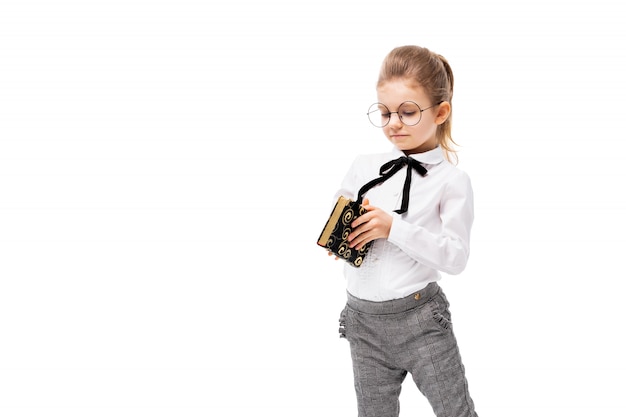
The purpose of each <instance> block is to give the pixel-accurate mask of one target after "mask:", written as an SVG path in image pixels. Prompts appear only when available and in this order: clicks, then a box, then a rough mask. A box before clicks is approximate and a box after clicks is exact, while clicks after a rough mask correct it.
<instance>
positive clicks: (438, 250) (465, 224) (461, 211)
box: [387, 171, 474, 275]
mask: <svg viewBox="0 0 626 417" xmlns="http://www.w3.org/2000/svg"><path fill="white" fill-rule="evenodd" d="M392 216H393V223H392V226H391V229H390V232H389V236H388V237H387V239H388V240H389V242H390V243H393V244H395V245H396V246H398V247H399V248H400V249H402V250H403V251H404V252H406V253H407V254H408V255H409V256H410V257H412V258H413V259H415V260H417V261H418V262H420V263H423V264H424V265H426V266H428V267H430V268H433V269H437V270H439V271H442V272H445V273H448V274H453V275H454V274H459V273H461V272H462V271H463V270H464V269H465V266H466V265H467V260H468V258H469V252H470V231H471V227H472V223H473V220H474V199H473V191H472V186H471V182H470V179H469V177H468V176H467V174H465V173H464V172H462V171H459V174H458V176H457V178H455V180H454V181H451V182H449V183H447V184H446V189H445V190H444V193H443V195H442V199H441V203H440V208H439V216H440V219H441V230H439V231H432V230H428V229H426V228H425V227H422V226H420V225H416V224H411V223H408V222H406V221H404V220H403V219H402V217H401V216H400V215H396V214H395V213H394V214H393V215H392Z"/></svg>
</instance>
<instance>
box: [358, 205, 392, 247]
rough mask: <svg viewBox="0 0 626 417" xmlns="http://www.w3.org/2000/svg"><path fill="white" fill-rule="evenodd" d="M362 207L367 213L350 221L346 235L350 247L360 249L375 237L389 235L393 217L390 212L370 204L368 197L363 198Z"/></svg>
mask: <svg viewBox="0 0 626 417" xmlns="http://www.w3.org/2000/svg"><path fill="white" fill-rule="evenodd" d="M362 205H363V208H365V210H367V213H365V214H364V215H362V216H360V217H358V218H357V219H356V220H355V221H353V222H352V224H351V226H352V229H353V230H352V233H350V234H349V235H348V241H349V242H350V247H351V248H355V247H356V249H357V250H360V249H361V248H362V247H363V246H364V245H365V244H366V243H368V242H371V241H372V240H375V239H380V238H387V237H389V231H390V230H391V223H392V222H393V217H391V214H389V213H387V212H385V211H383V210H381V209H379V208H378V207H374V206H370V201H369V199H367V198H366V199H364V200H363V204H362Z"/></svg>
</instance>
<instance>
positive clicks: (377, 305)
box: [348, 282, 441, 314]
mask: <svg viewBox="0 0 626 417" xmlns="http://www.w3.org/2000/svg"><path fill="white" fill-rule="evenodd" d="M440 290H441V289H440V287H439V284H437V283H436V282H431V283H430V284H428V285H427V286H426V287H425V288H422V289H421V290H419V291H416V292H414V293H413V294H411V295H408V296H406V297H404V298H398V299H396V300H389V301H369V300H361V299H360V298H356V297H355V296H353V295H352V294H350V293H348V307H350V308H351V309H353V310H356V311H358V312H360V313H365V314H396V313H402V312H404V311H408V310H412V309H414V308H416V307H419V306H420V305H422V304H425V303H427V302H428V301H429V300H430V299H432V298H433V297H434V296H435V295H437V293H438V292H439V291H440Z"/></svg>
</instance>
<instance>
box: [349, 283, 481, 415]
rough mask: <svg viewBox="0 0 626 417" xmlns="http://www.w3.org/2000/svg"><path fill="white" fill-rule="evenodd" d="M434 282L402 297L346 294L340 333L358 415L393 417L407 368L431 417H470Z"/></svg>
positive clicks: (442, 303)
mask: <svg viewBox="0 0 626 417" xmlns="http://www.w3.org/2000/svg"><path fill="white" fill-rule="evenodd" d="M448 307H449V304H448V300H447V299H446V296H445V295H444V293H443V291H442V290H441V288H440V287H439V285H437V283H434V282H433V283H431V284H429V285H428V286H427V287H426V288H424V289H423V290H421V291H419V292H418V293H415V294H412V295H410V296H408V297H406V298H402V299H398V300H391V301H384V302H373V301H366V300H361V299H358V298H356V297H353V296H352V295H351V294H349V293H348V302H347V304H346V308H345V309H344V310H343V311H342V313H341V318H340V320H339V321H340V329H339V332H340V333H341V337H345V338H346V339H347V340H348V341H349V342H350V350H351V354H352V365H353V368H354V387H355V389H356V394H357V404H358V408H359V417H397V416H398V415H399V413H400V403H399V400H398V398H399V396H400V389H401V385H402V381H404V378H405V377H406V375H407V373H410V374H411V375H412V377H413V380H414V381H415V384H416V385H417V388H418V389H419V390H420V391H421V392H422V393H423V394H424V395H425V396H426V398H427V399H428V401H429V402H430V404H431V406H432V408H433V411H434V412H435V414H436V415H437V417H476V416H477V414H476V412H475V411H474V403H473V402H472V399H471V398H470V395H469V392H468V388H467V380H466V378H465V368H464V367H463V364H462V362H461V355H460V354H459V349H458V346H457V342H456V338H455V337H454V333H453V331H452V322H451V321H450V312H449V310H448Z"/></svg>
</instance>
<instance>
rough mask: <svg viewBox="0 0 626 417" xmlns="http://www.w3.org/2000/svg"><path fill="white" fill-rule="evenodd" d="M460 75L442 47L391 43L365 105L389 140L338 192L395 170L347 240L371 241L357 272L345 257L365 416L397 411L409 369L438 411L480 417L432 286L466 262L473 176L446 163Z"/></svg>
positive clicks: (385, 416)
mask: <svg viewBox="0 0 626 417" xmlns="http://www.w3.org/2000/svg"><path fill="white" fill-rule="evenodd" d="M453 83H454V79H453V76H452V70H451V68H450V65H449V64H448V62H447V61H446V59H445V58H443V57H442V56H441V55H437V54H435V53H433V52H431V51H429V50H428V49H426V48H422V47H418V46H403V47H398V48H395V49H393V50H392V51H391V52H390V53H389V54H388V55H387V57H386V58H385V60H384V61H383V65H382V68H381V70H380V75H379V78H378V83H377V88H376V90H377V94H378V102H377V103H375V104H373V105H372V106H371V107H370V109H369V111H368V117H369V119H370V121H371V123H372V124H373V125H374V126H376V127H379V128H382V130H383V132H384V134H385V136H386V137H387V139H389V141H390V142H391V143H392V144H393V148H392V150H391V151H390V152H388V153H383V154H376V155H363V156H359V157H357V158H356V160H355V161H354V163H353V164H352V167H351V168H350V170H349V171H348V174H347V175H346V177H345V179H344V180H343V183H342V185H341V189H340V190H339V191H338V192H337V194H336V196H335V197H338V196H339V195H343V196H345V197H348V198H351V199H353V200H356V199H357V198H358V197H359V196H358V194H359V191H360V190H361V187H363V185H364V184H366V183H368V182H369V181H371V180H372V179H375V178H379V177H380V176H381V175H383V174H384V173H385V172H387V173H388V172H389V171H390V170H392V169H393V170H397V172H396V173H395V174H393V175H391V176H390V177H389V178H388V179H386V180H385V181H384V182H382V183H381V184H378V185H376V186H374V187H373V188H371V189H369V190H367V191H365V190H362V192H363V193H364V194H365V198H364V199H363V206H364V208H365V209H366V210H367V213H366V214H364V215H362V216H361V217H358V218H357V219H356V220H355V221H354V222H353V223H352V224H351V226H352V232H351V233H350V235H349V236H348V240H349V242H350V247H351V248H356V249H357V250H358V249H360V248H361V247H363V245H365V244H366V243H368V242H372V244H371V247H370V248H369V252H368V254H367V256H366V257H365V260H364V261H363V263H362V265H361V266H360V267H359V268H356V267H354V266H352V265H349V264H347V263H346V266H345V277H346V281H347V298H348V300H347V303H346V307H345V309H344V310H343V312H342V313H341V318H340V323H341V327H340V330H339V331H340V333H341V336H342V337H345V338H347V340H348V341H349V342H350V349H351V354H352V363H353V368H354V386H355V389H356V394H357V403H358V409H359V416H360V417H364V416H368V417H391V416H394V417H395V416H398V415H399V400H398V398H399V395H400V389H401V384H402V382H403V380H404V379H405V377H406V375H407V373H410V374H411V376H412V378H413V380H414V381H415V384H417V387H418V388H419V390H420V391H421V392H422V393H423V394H424V395H425V396H426V398H427V399H428V401H429V402H430V404H431V406H432V408H433V411H434V412H435V414H436V415H437V416H438V417H443V416H446V417H468V416H476V412H475V411H474V404H473V402H472V399H471V398H470V394H469V392H468V387H467V381H466V378H465V370H464V367H463V364H462V362H461V356H460V354H459V349H458V347H457V342H456V339H455V336H454V333H453V331H452V322H451V321H450V312H449V310H448V307H449V304H448V301H447V299H446V296H445V295H444V293H443V291H442V289H441V287H440V286H439V285H438V284H437V281H439V280H440V279H441V274H440V271H442V272H445V273H447V274H459V273H460V272H461V271H463V269H464V268H465V265H466V263H467V260H468V256H469V239H470V229H471V226H472V221H473V217H474V215H473V198H472V187H471V183H470V179H469V177H468V175H467V174H466V173H465V172H463V171H461V170H460V169H458V168H457V167H456V166H455V165H454V164H453V163H451V162H450V160H451V159H453V158H454V155H455V154H454V150H453V148H452V145H453V144H454V142H453V141H452V137H451V115H452V105H451V103H452V89H453Z"/></svg>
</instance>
